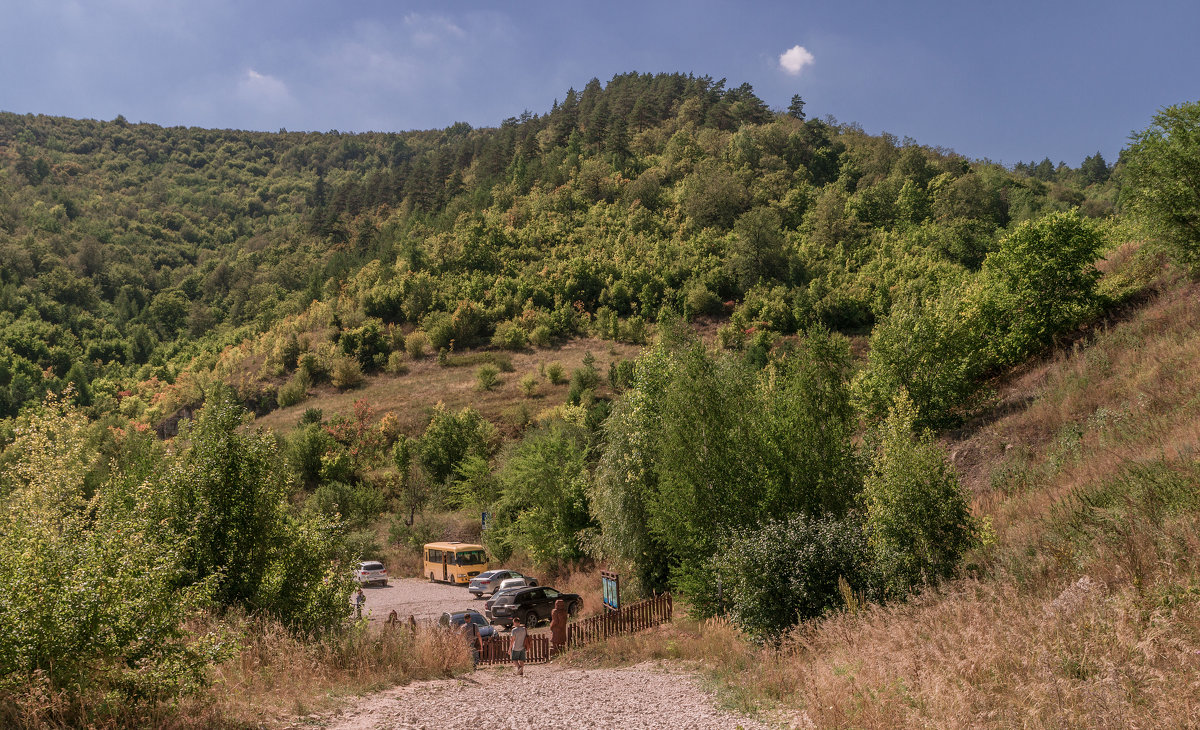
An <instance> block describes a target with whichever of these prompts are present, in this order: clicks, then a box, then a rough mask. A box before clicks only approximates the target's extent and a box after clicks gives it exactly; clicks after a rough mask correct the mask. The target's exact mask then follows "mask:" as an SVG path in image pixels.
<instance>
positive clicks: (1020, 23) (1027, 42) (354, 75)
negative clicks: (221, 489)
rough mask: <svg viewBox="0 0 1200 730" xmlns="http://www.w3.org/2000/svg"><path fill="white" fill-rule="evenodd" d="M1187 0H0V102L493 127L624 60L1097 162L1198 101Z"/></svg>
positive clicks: (364, 126)
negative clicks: (1174, 108) (1164, 114)
mask: <svg viewBox="0 0 1200 730" xmlns="http://www.w3.org/2000/svg"><path fill="white" fill-rule="evenodd" d="M1198 31H1200V2H1196V0H1143V1H1142V2H1129V1H1128V0H1126V1H1125V2H1112V1H1111V0H1091V1H1090V2H1067V1H1059V0H1040V1H1038V2H1031V1H1026V0H1007V1H1006V2H979V1H978V0H955V1H953V2H951V1H940V0H908V1H907V2H899V1H897V0H876V1H873V2H868V1H866V0H841V1H839V2H830V1H829V0H826V1H825V2H817V1H815V0H797V1H794V2H740V3H739V2H717V1H715V0H694V1H692V2H679V3H662V2H654V1H653V0H641V1H639V2H626V1H625V0H608V1H606V2H596V1H595V0H591V1H590V2H574V1H573V0H547V1H544V2H541V1H532V0H531V1H529V2H522V1H521V0H509V1H508V2H502V1H501V0H492V1H491V2H483V1H476V0H439V1H437V2H404V1H403V0H345V1H344V2H334V1H333V0H324V1H322V2H316V1H311V0H249V1H247V0H203V1H200V0H194V1H183V0H103V1H102V0H95V1H88V0H74V1H69V0H36V1H35V2H29V1H28V0H0V39H3V40H2V42H0V110H3V111H10V112H17V113H22V114H24V113H35V114H52V115H62V116H69V117H78V118H91V119H113V118H115V117H116V116H117V115H118V114H120V115H123V116H124V117H125V118H127V119H128V120H129V121H131V122H139V121H144V122H152V123H156V124H162V125H167V126H174V125H187V126H198V127H216V128H230V127H232V128H240V129H255V130H267V131H275V130H278V129H281V128H286V129H289V130H316V131H328V130H332V129H337V130H340V131H344V132H359V131H368V130H377V131H405V130H410V129H430V128H441V127H446V126H449V125H450V124H453V123H454V122H458V121H464V122H467V123H469V124H471V125H472V126H475V127H491V126H497V125H499V123H500V122H501V121H503V120H504V119H506V118H508V117H514V116H518V115H520V114H521V113H522V112H523V111H526V110H528V111H531V112H533V113H537V114H540V113H545V112H547V111H549V109H550V107H551V105H552V104H553V103H554V101H555V100H556V99H562V98H563V97H564V96H565V94H566V91H567V89H569V88H571V87H574V88H575V89H582V88H583V86H584V85H585V84H586V83H587V82H588V80H589V79H591V78H593V77H596V78H598V79H600V80H601V81H602V82H606V81H607V80H608V79H610V78H612V77H613V76H614V75H616V74H619V73H626V72H629V71H639V72H643V73H645V72H684V73H693V74H696V75H697V76H704V75H708V76H711V77H713V78H714V79H720V78H725V79H727V80H728V86H730V87H733V86H737V85H739V84H741V83H743V82H747V83H749V84H751V85H752V86H753V87H754V89H755V91H756V93H757V94H758V95H759V96H760V97H761V98H762V99H763V100H764V101H766V102H767V104H768V105H770V106H771V107H773V108H777V109H784V108H786V107H787V105H788V103H789V101H790V100H791V98H792V95H793V94H800V95H801V96H802V97H803V98H804V100H805V102H806V103H807V106H806V111H807V112H808V114H809V116H810V117H822V118H823V117H826V116H832V117H834V118H836V119H837V120H838V121H839V122H855V123H858V124H860V125H861V126H862V127H863V128H864V129H866V130H867V131H868V132H871V133H878V132H885V131H886V132H890V133H891V134H894V135H896V136H897V137H901V138H903V137H911V138H913V139H915V140H916V141H917V142H919V143H921V144H926V145H930V146H937V147H945V148H950V149H953V150H956V151H957V152H959V153H961V154H964V155H967V156H968V157H971V158H976V159H983V158H986V159H990V160H993V161H996V162H1001V163H1004V164H1008V165H1011V164H1013V163H1016V162H1018V161H1036V160H1041V159H1042V158H1043V157H1049V158H1050V159H1051V160H1052V161H1054V162H1056V163H1057V162H1059V161H1065V162H1067V163H1068V164H1070V165H1072V166H1077V165H1079V163H1080V162H1081V161H1082V160H1083V158H1084V157H1086V156H1088V155H1091V154H1093V153H1095V152H1097V151H1099V152H1101V153H1102V154H1103V155H1104V157H1105V159H1106V160H1108V161H1109V162H1112V161H1114V160H1115V159H1116V157H1117V155H1118V153H1119V151H1120V149H1121V148H1122V147H1123V146H1124V145H1125V144H1126V142H1127V140H1128V136H1129V134H1130V133H1131V132H1132V131H1134V130H1137V129H1142V128H1145V127H1146V126H1147V125H1149V124H1150V121H1151V117H1152V116H1153V115H1154V113H1155V112H1156V111H1157V110H1158V109H1160V108H1162V107H1164V106H1168V105H1172V104H1178V103H1181V102H1185V101H1196V100H1198V99H1200V42H1197V40H1196V38H1197V36H1198V35H1200V33H1198Z"/></svg>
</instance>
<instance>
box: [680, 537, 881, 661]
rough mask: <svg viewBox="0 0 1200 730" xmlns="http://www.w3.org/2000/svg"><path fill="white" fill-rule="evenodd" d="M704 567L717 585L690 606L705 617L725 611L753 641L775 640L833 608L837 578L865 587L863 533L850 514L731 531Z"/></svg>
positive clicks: (868, 584)
mask: <svg viewBox="0 0 1200 730" xmlns="http://www.w3.org/2000/svg"><path fill="white" fill-rule="evenodd" d="M711 567H712V574H713V576H714V577H715V578H714V580H715V581H716V582H717V585H715V586H712V587H711V589H710V592H709V593H708V594H707V595H703V596H700V597H698V598H697V600H698V602H700V603H701V604H702V605H703V604H708V605H707V606H706V607H708V608H709V609H710V611H709V612H710V613H720V612H721V611H722V610H724V611H727V612H728V615H729V617H730V618H731V619H732V620H733V621H734V623H736V624H737V625H738V626H739V627H740V628H741V629H742V630H743V631H745V632H746V633H747V634H749V635H751V636H753V637H755V638H758V639H769V638H775V637H778V636H779V635H781V634H783V633H784V632H786V631H787V630H788V629H790V628H791V627H793V626H795V625H796V624H797V623H798V622H800V621H802V620H805V619H810V618H816V617H818V616H820V615H822V614H823V613H825V612H826V611H828V610H830V609H833V608H836V607H838V606H839V605H841V604H842V603H843V599H842V596H841V594H840V591H839V588H838V583H839V579H841V580H844V581H846V582H847V583H849V584H850V586H851V587H852V588H853V589H855V590H857V591H858V592H860V593H870V592H871V590H872V588H873V586H872V583H873V580H872V575H871V554H870V548H869V545H868V542H867V533H866V530H865V529H864V528H863V525H862V521H861V519H860V518H859V516H858V515H855V514H851V515H849V516H848V517H846V518H845V519H841V520H838V519H833V518H824V519H812V518H809V517H805V516H804V515H796V516H794V517H791V518H790V519H786V520H772V521H770V522H767V523H766V524H764V525H762V526H759V527H751V528H747V529H743V530H738V531H736V532H734V533H733V534H732V535H731V536H730V537H729V538H728V539H726V541H725V543H724V545H722V547H721V549H720V550H718V551H717V553H716V555H714V556H713V558H712V561H711ZM710 601H711V603H709V602H710ZM714 604H715V605H714ZM713 608H715V609H716V610H715V611H714V610H711V609H713Z"/></svg>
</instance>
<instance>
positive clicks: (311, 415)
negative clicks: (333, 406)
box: [300, 408, 325, 426]
mask: <svg viewBox="0 0 1200 730" xmlns="http://www.w3.org/2000/svg"><path fill="white" fill-rule="evenodd" d="M324 417H325V412H324V411H322V410H321V409H320V408H305V409H304V415H302V416H300V425H301V426H304V425H307V424H309V423H317V424H319V423H321V419H322V418H324Z"/></svg>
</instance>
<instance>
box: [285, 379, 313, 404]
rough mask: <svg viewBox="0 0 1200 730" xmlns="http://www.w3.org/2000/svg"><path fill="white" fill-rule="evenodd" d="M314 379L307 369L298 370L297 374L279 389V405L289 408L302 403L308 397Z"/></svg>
mask: <svg viewBox="0 0 1200 730" xmlns="http://www.w3.org/2000/svg"><path fill="white" fill-rule="evenodd" d="M311 386H312V379H311V378H310V377H309V375H308V371H306V370H297V371H296V374H295V375H293V376H292V377H291V379H290V380H288V382H287V383H285V384H284V386H283V387H282V388H280V389H279V396H278V397H279V407H280V408H288V407H290V406H294V405H296V404H297V403H300V402H301V401H303V400H304V399H305V398H307V397H308V389H309V387H311Z"/></svg>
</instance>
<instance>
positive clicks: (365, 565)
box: [362, 563, 383, 570]
mask: <svg viewBox="0 0 1200 730" xmlns="http://www.w3.org/2000/svg"><path fill="white" fill-rule="evenodd" d="M362 569H363V570H383V563H363V564H362Z"/></svg>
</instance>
